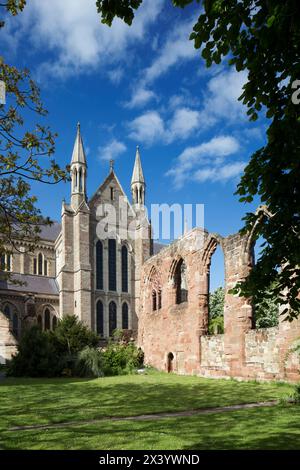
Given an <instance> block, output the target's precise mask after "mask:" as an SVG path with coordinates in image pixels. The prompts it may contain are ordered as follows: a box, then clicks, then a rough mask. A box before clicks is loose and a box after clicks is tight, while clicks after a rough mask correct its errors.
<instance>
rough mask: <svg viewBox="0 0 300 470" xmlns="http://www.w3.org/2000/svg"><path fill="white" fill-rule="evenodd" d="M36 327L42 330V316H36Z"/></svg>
mask: <svg viewBox="0 0 300 470" xmlns="http://www.w3.org/2000/svg"><path fill="white" fill-rule="evenodd" d="M37 320H38V326H39V327H40V328H41V329H42V328H43V319H42V315H38V318H37Z"/></svg>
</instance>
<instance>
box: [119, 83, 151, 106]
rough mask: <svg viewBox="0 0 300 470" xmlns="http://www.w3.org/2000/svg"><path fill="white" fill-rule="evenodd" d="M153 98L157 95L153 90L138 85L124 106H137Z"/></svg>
mask: <svg viewBox="0 0 300 470" xmlns="http://www.w3.org/2000/svg"><path fill="white" fill-rule="evenodd" d="M153 99H157V96H156V94H155V93H154V92H153V91H151V90H147V89H146V88H143V87H140V88H138V89H137V90H135V91H134V92H133V93H132V96H131V99H130V101H128V102H127V103H125V105H124V106H125V107H126V108H139V107H142V106H144V105H145V104H147V103H149V101H152V100H153Z"/></svg>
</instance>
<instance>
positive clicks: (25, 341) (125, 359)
mask: <svg viewBox="0 0 300 470" xmlns="http://www.w3.org/2000/svg"><path fill="white" fill-rule="evenodd" d="M98 342H99V337H98V336H97V335H96V334H95V333H94V332H92V331H91V330H89V329H88V328H87V327H86V326H85V325H84V324H83V323H82V322H80V321H79V320H78V319H77V317H75V316H67V317H64V318H63V319H62V320H60V321H59V322H58V326H57V327H56V329H55V330H54V331H47V332H43V331H41V329H40V327H37V326H33V327H32V328H30V329H28V330H26V331H25V332H24V334H23V336H22V338H21V340H20V344H19V350H18V353H17V354H16V356H14V357H13V359H12V360H11V361H10V362H9V364H8V369H7V374H8V375H11V376H14V377H59V376H66V377H71V376H79V377H102V376H103V375H104V374H105V375H123V374H128V373H132V372H133V371H134V369H136V368H138V367H140V366H142V364H143V359H144V355H143V352H142V351H141V350H140V349H137V348H136V347H135V345H134V344H133V343H132V342H128V340H127V339H126V335H123V334H122V332H120V330H116V333H115V336H114V338H113V340H111V341H110V343H109V344H108V347H107V348H104V349H103V350H99V349H97V346H98Z"/></svg>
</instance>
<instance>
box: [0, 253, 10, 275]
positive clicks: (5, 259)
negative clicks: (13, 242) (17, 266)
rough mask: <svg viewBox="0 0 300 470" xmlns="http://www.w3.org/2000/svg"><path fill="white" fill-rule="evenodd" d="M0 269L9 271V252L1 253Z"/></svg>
mask: <svg viewBox="0 0 300 470" xmlns="http://www.w3.org/2000/svg"><path fill="white" fill-rule="evenodd" d="M0 264H1V266H0V269H1V271H11V269H12V256H11V254H9V253H8V254H3V255H2V256H1V260H0Z"/></svg>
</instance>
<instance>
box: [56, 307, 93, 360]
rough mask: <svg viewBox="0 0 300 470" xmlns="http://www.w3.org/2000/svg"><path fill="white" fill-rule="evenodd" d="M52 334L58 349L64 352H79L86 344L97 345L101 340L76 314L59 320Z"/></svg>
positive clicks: (70, 353)
mask: <svg viewBox="0 0 300 470" xmlns="http://www.w3.org/2000/svg"><path fill="white" fill-rule="evenodd" d="M52 335H53V337H54V338H55V341H56V344H57V349H58V350H59V351H60V353H62V354H69V355H72V354H77V353H78V352H79V351H81V350H82V349H83V348H85V347H86V346H89V347H95V346H97V344H98V342H99V338H98V336H97V335H96V333H94V332H93V331H92V330H90V329H89V328H88V327H87V326H85V325H84V324H83V323H82V322H81V321H79V320H78V318H77V317H76V316H75V315H67V316H65V317H64V318H62V319H61V320H59V322H58V325H57V327H56V328H55V330H54V332H53V333H52Z"/></svg>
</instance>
